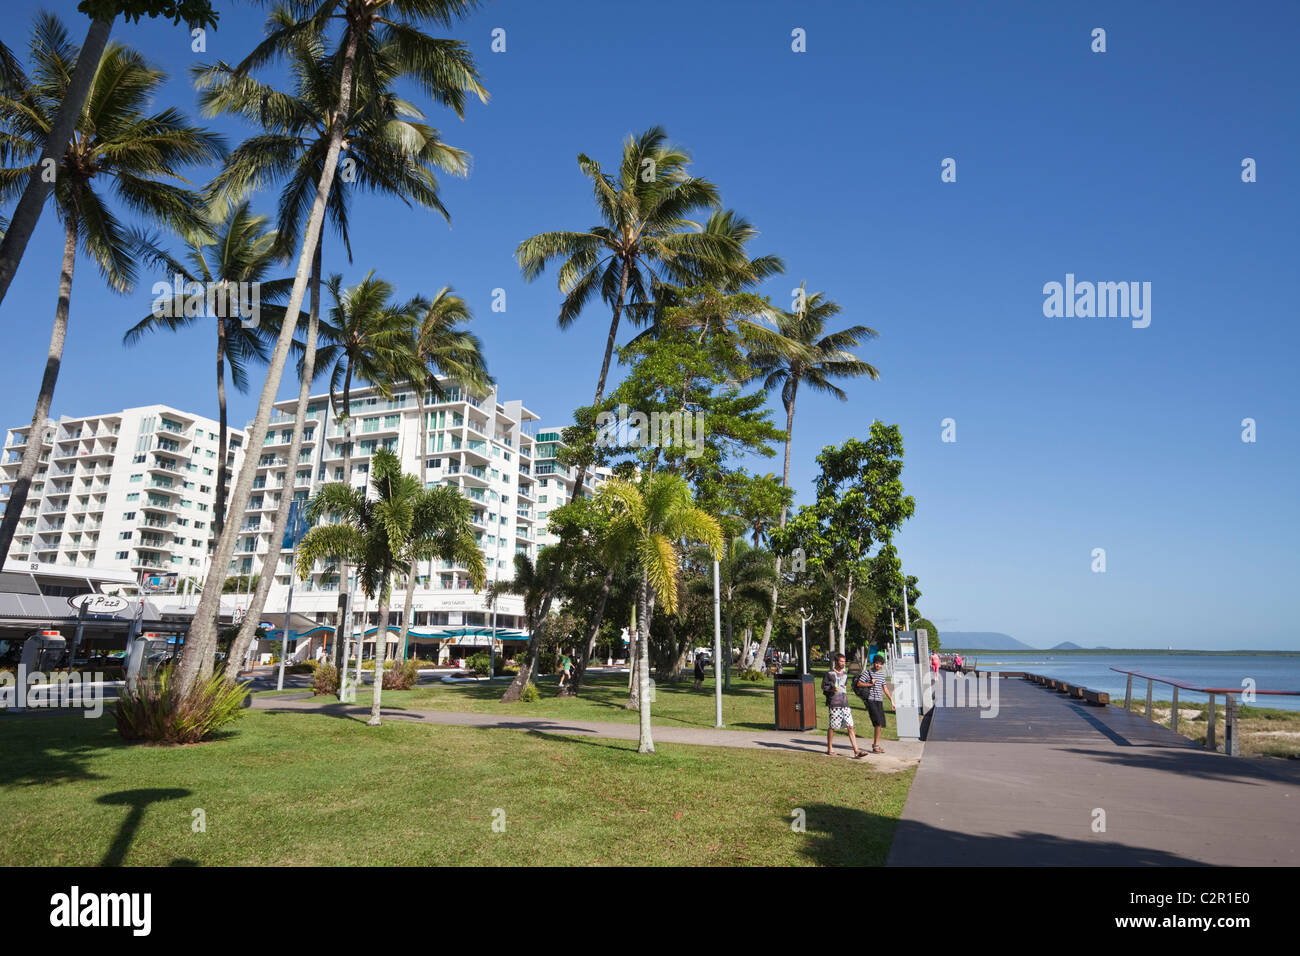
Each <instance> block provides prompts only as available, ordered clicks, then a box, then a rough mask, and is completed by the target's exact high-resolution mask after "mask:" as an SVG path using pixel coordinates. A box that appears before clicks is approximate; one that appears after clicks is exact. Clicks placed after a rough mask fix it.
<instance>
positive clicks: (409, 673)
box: [384, 660, 420, 690]
mask: <svg viewBox="0 0 1300 956" xmlns="http://www.w3.org/2000/svg"><path fill="white" fill-rule="evenodd" d="M419 671H420V665H419V662H418V661H410V660H407V661H398V662H396V663H395V664H393V665H392V666H391V667H386V668H384V690H410V689H411V688H412V687H413V686H414V685H415V679H416V678H417V677H419V676H420V675H419Z"/></svg>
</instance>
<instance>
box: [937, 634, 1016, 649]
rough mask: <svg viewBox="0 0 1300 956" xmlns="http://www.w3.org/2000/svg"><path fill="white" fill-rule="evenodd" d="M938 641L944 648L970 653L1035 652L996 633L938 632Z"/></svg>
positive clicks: (1012, 638)
mask: <svg viewBox="0 0 1300 956" xmlns="http://www.w3.org/2000/svg"><path fill="white" fill-rule="evenodd" d="M939 640H940V641H941V642H942V643H943V646H944V647H960V648H963V649H965V650H970V651H1036V650H1038V648H1036V647H1030V646H1029V645H1028V644H1026V643H1025V642H1024V641H1018V640H1016V639H1015V638H1014V637H1012V636H1011V635H1010V634H1001V633H999V632H997V631H940V632H939Z"/></svg>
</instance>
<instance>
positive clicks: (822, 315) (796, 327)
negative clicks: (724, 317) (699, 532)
mask: <svg viewBox="0 0 1300 956" xmlns="http://www.w3.org/2000/svg"><path fill="white" fill-rule="evenodd" d="M805 285H806V283H802V282H801V283H800V284H799V300H800V302H801V303H802V305H803V308H802V309H799V310H796V311H794V312H786V313H783V314H782V315H781V317H780V318H779V319H778V320H777V330H778V331H779V332H780V333H781V335H783V336H784V337H785V338H787V339H790V340H792V341H794V342H796V343H798V345H799V346H800V347H801V350H800V351H788V350H787V351H785V352H782V351H779V350H772V349H766V350H762V351H760V352H759V353H758V354H755V355H753V356H752V359H753V363H754V377H755V378H761V379H762V380H763V390H764V391H765V392H770V391H772V389H774V388H776V387H778V386H780V388H781V403H782V404H783V405H784V406H785V464H784V466H783V468H782V471H781V487H783V488H789V487H790V448H791V445H792V444H793V441H794V403H795V398H796V397H797V396H798V394H799V386H800V385H801V384H804V383H807V385H808V387H809V388H811V389H812V390H813V391H816V392H824V393H826V394H828V395H833V396H834V397H835V398H838V399H839V400H840V401H841V402H844V401H848V395H847V394H845V392H844V390H843V389H842V388H840V387H839V386H838V385H836V384H835V379H840V378H860V377H861V376H863V375H865V376H866V377H867V378H870V379H872V380H873V381H875V380H877V379H879V378H880V372H879V371H877V369H876V367H875V366H874V365H870V364H868V363H866V362H864V361H862V360H861V359H860V358H858V357H857V356H856V355H854V354H853V353H852V352H851V351H849V350H850V349H851V348H853V347H854V346H856V345H858V344H859V343H860V342H862V341H864V340H870V339H874V338H875V337H876V336H877V335H878V334H879V333H877V332H876V330H875V329H870V328H867V326H865V325H852V326H849V327H848V328H847V329H842V330H841V331H839V332H829V333H828V332H827V331H826V322H827V320H828V319H831V318H833V317H834V316H836V315H839V313H840V307H839V305H838V304H837V303H835V302H832V301H831V300H830V299H827V298H826V296H825V293H822V292H814V293H813V294H812V295H811V296H809V295H806V294H805V291H804V287H805ZM786 517H787V509H785V508H782V509H781V513H780V519H779V524H778V527H781V528H784V527H785V523H786ZM776 574H777V583H776V584H774V585H773V587H772V603H773V606H774V607H775V604H776V588H777V584H779V583H780V577H781V559H780V558H779V557H778V558H777V563H776ZM773 613H775V612H772V613H769V614H768V618H767V623H766V624H765V625H764V627H763V643H762V646H761V648H760V653H765V652H766V651H767V643H768V640H769V639H770V638H771V636H772V614H773Z"/></svg>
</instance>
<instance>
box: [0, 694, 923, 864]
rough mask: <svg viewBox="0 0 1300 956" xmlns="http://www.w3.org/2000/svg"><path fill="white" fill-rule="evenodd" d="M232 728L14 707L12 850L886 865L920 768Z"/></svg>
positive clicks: (5, 741)
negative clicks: (169, 741) (166, 728)
mask: <svg viewBox="0 0 1300 956" xmlns="http://www.w3.org/2000/svg"><path fill="white" fill-rule="evenodd" d="M232 728H233V729H232V730H230V731H229V732H226V733H224V734H223V735H222V737H221V739H218V740H214V741H211V742H209V743H205V744H200V745H197V746H191V747H142V746H128V745H126V744H124V743H122V742H121V740H120V739H119V738H118V736H117V733H116V731H115V730H114V728H113V722H112V718H111V716H109V715H107V714H106V715H105V716H104V717H102V718H100V719H98V720H88V719H86V718H84V717H82V716H72V715H51V714H40V715H29V716H21V717H15V716H9V717H0V753H3V754H4V755H5V759H4V761H3V762H2V763H0V805H3V807H4V810H5V812H4V813H3V814H2V815H0V865H5V866H14V865H41V864H45V865H59V864H80V865H94V864H97V863H110V864H118V863H122V864H127V865H153V866H167V865H308V864H320V865H353V864H372V865H437V864H472V865H511V864H561V865H587V864H617V865H635V864H650V865H736V864H756V865H824V864H840V865H852V864H867V865H870V864H880V863H882V862H883V861H884V859H885V856H886V854H887V852H888V849H889V845H890V841H891V840H892V838H893V832H894V826H895V823H896V821H897V818H898V816H899V814H900V813H901V812H902V808H903V803H904V800H905V799H906V796H907V791H908V788H909V786H910V785H911V779H912V772H911V771H907V772H902V773H895V774H883V773H878V772H876V771H874V770H872V769H871V768H870V766H869V765H863V764H862V763H860V762H858V761H851V760H849V759H847V758H837V759H830V758H827V757H824V756H818V755H814V754H804V753H785V752H767V751H756V750H740V749H730V748H713V747H694V746H685V745H677V746H674V745H660V746H659V747H658V748H657V752H656V753H655V754H652V755H646V756H641V755H638V754H637V753H636V752H635V743H634V742H630V741H606V740H591V739H577V738H570V737H562V736H555V735H547V734H538V733H525V732H520V731H512V730H488V729H478V728H463V727H449V726H420V725H415V724H410V723H405V722H400V721H390V722H388V723H386V724H385V725H384V726H382V727H379V728H368V727H365V726H364V725H363V723H362V722H361V721H359V720H354V719H350V718H340V717H331V716H325V715H315V714H295V713H273V712H267V711H245V712H244V716H243V717H242V718H241V719H240V720H239V721H237V722H236V723H235V724H234V725H232ZM196 808H201V809H203V810H204V811H205V813H206V826H207V829H206V832H203V833H196V832H194V830H193V826H192V821H193V820H194V819H195V817H194V814H193V811H194V810H195V809H196ZM796 808H801V809H802V810H803V811H804V813H805V819H806V832H794V831H793V830H792V827H791V820H792V813H793V812H794V811H795V809H796ZM496 811H503V812H504V816H502V813H499V812H496ZM494 819H497V820H500V819H504V822H505V830H504V832H495V831H494V830H493V826H492V824H493V821H494Z"/></svg>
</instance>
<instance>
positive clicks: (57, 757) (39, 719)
mask: <svg viewBox="0 0 1300 956" xmlns="http://www.w3.org/2000/svg"><path fill="white" fill-rule="evenodd" d="M122 746H126V744H125V743H124V742H123V741H121V740H120V739H119V738H118V737H117V735H116V734H115V733H113V722H112V719H111V718H109V719H108V721H107V723H104V722H102V721H101V720H88V719H86V718H85V717H83V716H81V715H80V714H77V715H72V714H59V715H55V716H45V715H39V716H38V715H31V716H27V715H21V716H12V717H6V718H5V719H4V720H0V753H3V754H4V759H3V760H0V788H3V787H15V786H20V787H28V786H49V785H52V784H61V783H72V782H74V781H81V780H100V779H102V775H101V774H97V773H94V772H93V771H91V770H90V769H89V766H88V764H89V762H90V760H91V759H92V758H93V757H94V756H95V755H97V754H99V753H101V752H103V751H105V750H108V749H111V748H114V747H122Z"/></svg>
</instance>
